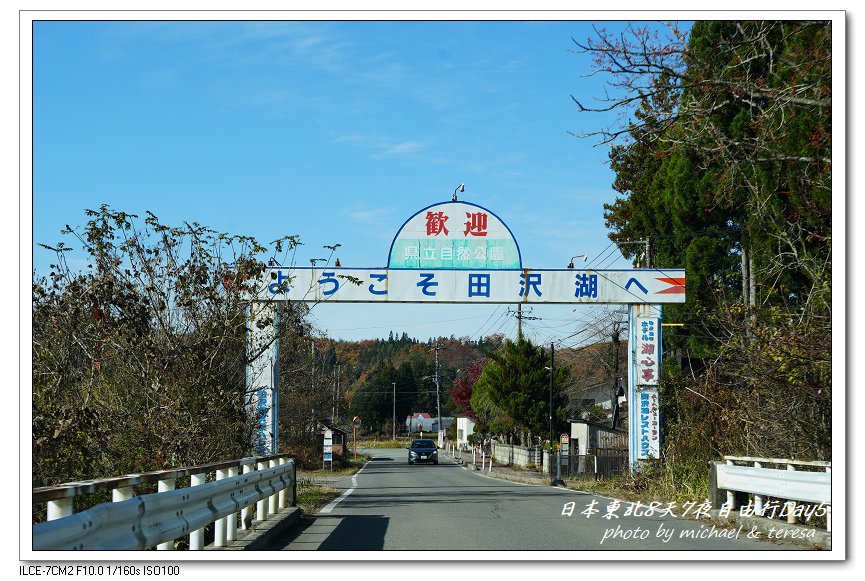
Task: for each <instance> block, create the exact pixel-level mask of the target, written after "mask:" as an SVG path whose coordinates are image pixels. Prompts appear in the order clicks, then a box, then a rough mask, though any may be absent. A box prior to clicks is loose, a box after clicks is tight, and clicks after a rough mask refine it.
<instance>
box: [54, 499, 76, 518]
mask: <svg viewBox="0 0 865 581" xmlns="http://www.w3.org/2000/svg"><path fill="white" fill-rule="evenodd" d="M73 500H74V498H71V497H70V498H58V499H57V500H49V501H48V520H55V519H58V518H63V517H64V516H71V515H72V511H73V507H72V501H73Z"/></svg>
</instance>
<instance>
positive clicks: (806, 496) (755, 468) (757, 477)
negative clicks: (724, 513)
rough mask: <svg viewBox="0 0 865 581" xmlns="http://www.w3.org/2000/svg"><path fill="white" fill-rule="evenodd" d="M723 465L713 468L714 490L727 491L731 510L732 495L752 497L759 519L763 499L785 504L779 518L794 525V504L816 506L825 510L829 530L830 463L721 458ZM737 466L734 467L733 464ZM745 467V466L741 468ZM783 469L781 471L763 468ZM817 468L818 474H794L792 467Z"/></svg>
mask: <svg viewBox="0 0 865 581" xmlns="http://www.w3.org/2000/svg"><path fill="white" fill-rule="evenodd" d="M724 460H725V462H726V463H725V464H720V463H719V464H717V487H718V488H719V489H721V490H726V491H727V504H728V505H729V507H730V508H734V507H735V494H734V493H735V492H745V493H749V494H753V495H754V506H753V509H754V514H757V515H760V516H763V515H764V513H765V505H764V501H765V499H766V498H767V497H771V498H780V499H784V500H785V501H786V503H785V508H784V510H783V514H785V515H786V516H787V522H788V523H791V524H792V523H795V522H796V510H795V507H796V502H795V501H797V500H798V501H801V502H806V503H814V504H820V503H822V504H823V505H825V507H826V530H827V531H830V532H831V530H832V508H831V505H832V463H831V462H822V461H803V460H788V459H780V458H753V457H744V456H724ZM737 463H738V464H737ZM742 463H746V464H747V465H742ZM767 464H770V465H776V466H785V468H784V469H778V468H767V467H766V465H767ZM797 466H801V467H810V468H817V469H818V471H804V470H797V469H796V467H797Z"/></svg>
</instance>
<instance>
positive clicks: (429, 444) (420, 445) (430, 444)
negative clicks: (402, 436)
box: [411, 440, 435, 448]
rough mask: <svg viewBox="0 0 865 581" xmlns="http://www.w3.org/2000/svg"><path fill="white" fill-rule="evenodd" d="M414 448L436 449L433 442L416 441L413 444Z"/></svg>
mask: <svg viewBox="0 0 865 581" xmlns="http://www.w3.org/2000/svg"><path fill="white" fill-rule="evenodd" d="M411 447H412V448H435V444H433V441H432V440H415V441H414V442H412V443H411Z"/></svg>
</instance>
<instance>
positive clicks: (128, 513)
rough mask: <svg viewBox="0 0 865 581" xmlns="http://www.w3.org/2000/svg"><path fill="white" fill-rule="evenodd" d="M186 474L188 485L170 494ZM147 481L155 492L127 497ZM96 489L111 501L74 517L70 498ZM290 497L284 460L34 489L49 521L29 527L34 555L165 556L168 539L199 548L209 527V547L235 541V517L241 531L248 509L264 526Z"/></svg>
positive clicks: (291, 470)
mask: <svg viewBox="0 0 865 581" xmlns="http://www.w3.org/2000/svg"><path fill="white" fill-rule="evenodd" d="M240 472H242V473H240ZM209 474H213V475H214V478H213V480H212V481H211V482H207V479H208V475H209ZM186 476H188V477H190V484H191V485H190V487H189V488H181V489H177V490H175V485H176V481H177V479H178V478H182V477H186ZM154 482H156V483H157V487H158V492H156V493H151V494H144V495H141V496H134V487H135V486H138V485H141V484H145V483H154ZM100 490H111V491H112V502H107V503H102V504H99V505H97V506H95V507H93V508H90V509H88V510H85V511H82V512H79V513H74V514H73V505H74V500H75V498H76V497H80V496H83V495H86V494H92V493H94V492H97V491H100ZM289 492H290V493H291V497H290V499H289V498H288V493H289ZM296 498H297V473H296V469H295V462H294V460H293V459H291V458H288V457H287V456H283V455H272V456H261V457H251V458H243V459H241V460H231V461H228V462H217V463H212V464H205V465H201V466H191V467H186V468H179V469H174V470H162V471H157V472H148V473H144V474H129V475H126V476H119V477H115V478H103V479H99V480H88V481H82V482H70V483H67V484H62V485H60V486H50V487H42V488H36V489H34V490H33V504H34V506H35V505H37V504H39V503H47V505H48V506H47V513H48V520H46V521H45V522H42V523H38V524H36V525H34V526H33V549H34V550H124V549H125V550H129V549H149V548H151V547H154V546H156V548H157V549H158V550H171V549H173V548H174V543H173V541H174V540H175V539H178V538H180V537H184V536H186V535H189V548H190V550H201V549H203V548H204V527H206V526H207V525H210V524H211V523H216V524H215V527H214V546H217V547H220V546H226V544H227V541H231V540H234V539H236V537H237V524H238V523H237V521H238V515H239V517H240V524H241V527H242V528H244V529H247V528H251V526H252V522H253V510H255V515H256V520H264V519H265V518H266V516H267V515H268V514H275V513H276V512H277V510H278V508H286V507H287V506H288V505H289V504H290V505H291V506H294V504H295V502H296ZM277 507H278V508H277Z"/></svg>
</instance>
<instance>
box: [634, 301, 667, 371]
mask: <svg viewBox="0 0 865 581" xmlns="http://www.w3.org/2000/svg"><path fill="white" fill-rule="evenodd" d="M660 328H661V325H660V321H659V319H657V318H655V317H637V329H636V331H637V341H636V344H637V352H636V365H637V385H658V376H659V375H660V373H659V371H660V357H661V354H660V351H661V350H660V348H659V341H658V339H659V338H660V333H659V329H660Z"/></svg>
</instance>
